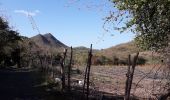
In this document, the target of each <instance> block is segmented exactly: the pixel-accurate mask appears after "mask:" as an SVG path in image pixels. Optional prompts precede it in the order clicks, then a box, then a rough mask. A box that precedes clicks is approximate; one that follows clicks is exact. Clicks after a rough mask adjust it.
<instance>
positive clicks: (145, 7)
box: [106, 0, 170, 50]
mask: <svg viewBox="0 0 170 100" xmlns="http://www.w3.org/2000/svg"><path fill="white" fill-rule="evenodd" d="M110 1H111V2H112V3H113V5H114V8H116V9H115V10H113V11H112V12H111V13H110V16H108V17H106V21H108V22H114V24H115V23H117V24H116V25H115V26H116V27H115V28H116V29H118V30H120V31H121V32H124V31H126V30H130V31H133V32H134V33H136V38H135V40H136V43H137V44H139V46H140V47H141V48H142V49H150V50H160V49H164V48H166V47H167V46H168V43H169V41H170V23H169V22H170V0H110Z"/></svg>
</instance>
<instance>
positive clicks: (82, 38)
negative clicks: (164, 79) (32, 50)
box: [0, 0, 134, 49]
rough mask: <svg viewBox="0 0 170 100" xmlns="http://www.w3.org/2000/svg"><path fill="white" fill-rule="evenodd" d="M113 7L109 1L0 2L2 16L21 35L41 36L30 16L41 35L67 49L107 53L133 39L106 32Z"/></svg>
mask: <svg viewBox="0 0 170 100" xmlns="http://www.w3.org/2000/svg"><path fill="white" fill-rule="evenodd" d="M111 6H112V5H111V4H110V3H109V2H107V1H106V0H80V1H79V2H77V1H76V0H0V14H1V15H3V16H5V17H6V18H7V19H8V21H9V23H10V26H12V27H13V28H14V29H15V30H18V31H19V32H20V35H23V36H27V37H32V36H35V35H36V34H38V31H37V30H35V29H33V27H32V25H31V22H30V20H29V19H28V17H27V14H28V13H29V14H30V15H32V17H33V19H34V20H35V22H36V25H37V26H38V29H39V30H40V32H41V34H45V33H52V34H53V35H54V36H55V37H56V38H57V39H58V40H60V41H61V42H63V43H65V44H66V45H68V46H73V47H76V46H86V47H89V46H90V44H93V48H96V49H104V48H109V47H111V46H114V45H117V44H120V43H125V42H128V41H131V40H132V39H133V38H134V34H133V33H130V32H129V33H122V34H120V33H119V32H118V31H116V30H112V31H110V32H106V31H105V30H104V29H103V24H104V20H103V18H105V17H106V16H107V15H108V14H109V11H110V10H112V9H113V8H112V7H111ZM112 34H113V35H112Z"/></svg>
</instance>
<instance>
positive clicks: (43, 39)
mask: <svg viewBox="0 0 170 100" xmlns="http://www.w3.org/2000/svg"><path fill="white" fill-rule="evenodd" d="M30 39H31V40H32V41H33V42H35V43H36V44H37V45H38V46H39V47H40V48H42V49H43V50H44V51H46V50H52V51H56V50H57V51H60V50H62V49H64V48H67V46H66V45H65V44H64V43H62V42H60V41H59V40H57V39H56V38H55V37H54V36H53V35H52V34H51V33H47V34H44V35H42V34H38V35H36V36H34V37H31V38H30Z"/></svg>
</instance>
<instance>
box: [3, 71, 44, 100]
mask: <svg viewBox="0 0 170 100" xmlns="http://www.w3.org/2000/svg"><path fill="white" fill-rule="evenodd" d="M41 82H42V77H41V75H40V73H39V72H38V71H36V70H32V71H27V70H19V71H18V70H15V71H14V70H13V71H11V70H0V99H1V100H39V99H40V98H41V95H42V93H43V92H42V89H41V88H38V87H37V86H38V85H39V84H41ZM39 94H41V95H39ZM2 98H3V99H2ZM19 98H22V99H19Z"/></svg>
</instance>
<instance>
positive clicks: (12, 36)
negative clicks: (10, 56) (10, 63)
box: [0, 17, 20, 54]
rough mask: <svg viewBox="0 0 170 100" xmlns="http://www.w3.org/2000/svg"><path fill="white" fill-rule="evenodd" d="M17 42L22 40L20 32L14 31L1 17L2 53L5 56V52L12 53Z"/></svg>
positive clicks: (0, 50)
mask: <svg viewBox="0 0 170 100" xmlns="http://www.w3.org/2000/svg"><path fill="white" fill-rule="evenodd" d="M17 40H20V36H19V34H18V32H16V31H13V30H12V29H11V28H10V27H9V25H8V22H7V21H5V19H3V18H2V17H0V47H1V49H0V53H1V54H4V53H5V52H8V51H11V50H12V49H14V48H15V47H16V44H17V43H16V42H17Z"/></svg>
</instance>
